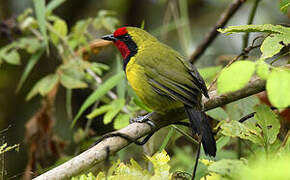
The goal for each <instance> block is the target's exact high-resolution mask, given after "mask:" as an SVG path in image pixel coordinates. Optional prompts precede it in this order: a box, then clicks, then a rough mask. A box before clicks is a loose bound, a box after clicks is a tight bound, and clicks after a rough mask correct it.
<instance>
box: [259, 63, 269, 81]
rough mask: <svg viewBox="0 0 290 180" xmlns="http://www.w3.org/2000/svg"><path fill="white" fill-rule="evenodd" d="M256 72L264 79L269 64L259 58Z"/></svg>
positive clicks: (267, 73) (266, 75) (267, 72)
mask: <svg viewBox="0 0 290 180" xmlns="http://www.w3.org/2000/svg"><path fill="white" fill-rule="evenodd" d="M256 72H257V75H258V76H259V77H260V78H261V79H263V80H266V79H267V78H268V76H269V74H270V70H269V65H268V64H267V63H265V62H264V61H263V60H259V61H258V63H257V70H256Z"/></svg>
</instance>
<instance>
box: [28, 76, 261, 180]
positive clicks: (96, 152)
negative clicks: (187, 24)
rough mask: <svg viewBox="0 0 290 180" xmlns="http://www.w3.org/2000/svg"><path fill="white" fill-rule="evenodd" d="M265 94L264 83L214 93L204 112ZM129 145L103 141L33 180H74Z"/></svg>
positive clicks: (162, 118) (136, 126)
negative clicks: (109, 155)
mask: <svg viewBox="0 0 290 180" xmlns="http://www.w3.org/2000/svg"><path fill="white" fill-rule="evenodd" d="M264 90H265V81H263V80H260V79H256V80H253V81H252V82H250V83H249V84H248V85H247V86H246V87H245V88H243V89H241V90H238V91H236V92H233V93H228V94H224V95H218V94H217V93H216V91H212V92H210V97H211V98H210V99H204V100H203V102H204V107H205V110H206V111H207V110H210V109H213V108H216V107H219V106H223V105H225V104H228V103H230V102H233V101H236V100H238V99H242V98H244V97H247V96H250V95H253V94H256V93H258V92H261V91H264ZM185 118H186V115H185V112H184V109H183V108H180V109H177V110H175V111H174V112H170V113H167V114H164V115H160V114H157V113H154V114H153V116H152V118H151V119H152V120H153V121H154V122H155V124H156V129H152V128H151V127H150V126H149V125H147V124H146V123H133V124H130V125H128V126H127V127H125V128H123V129H120V130H118V131H116V132H120V133H123V134H127V135H129V136H130V137H132V138H134V139H138V138H140V137H143V136H145V135H146V134H148V133H150V132H152V131H155V130H158V129H160V128H162V127H165V126H168V125H170V124H172V123H174V122H177V121H180V120H183V119H185ZM128 144H129V142H128V141H126V140H125V139H123V138H120V137H110V138H107V139H104V140H103V141H101V142H100V143H99V144H97V145H95V146H93V147H92V148H90V149H88V150H87V151H85V152H83V153H81V154H79V155H78V156H76V157H74V158H72V159H71V160H69V161H67V162H65V163H63V164H62V165H60V166H58V167H56V168H54V169H52V170H50V171H48V172H46V173H44V174H42V175H40V176H38V177H36V178H34V179H35V180H46V179H49V180H54V179H68V178H70V177H72V176H76V175H78V174H80V173H82V172H84V171H87V170H89V169H90V168H92V167H93V166H95V165H96V164H98V163H100V162H102V161H104V160H105V158H106V156H107V151H106V148H107V147H109V149H110V153H111V154H114V153H116V152H118V151H119V150H121V149H122V148H124V147H125V146H127V145H128Z"/></svg>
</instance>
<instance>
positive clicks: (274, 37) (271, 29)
mask: <svg viewBox="0 0 290 180" xmlns="http://www.w3.org/2000/svg"><path fill="white" fill-rule="evenodd" d="M219 31H220V32H222V33H227V32H231V33H233V32H263V33H270V36H268V37H266V38H265V40H264V41H263V43H262V45H261V51H262V58H263V59H265V58H269V57H272V56H274V55H275V54H277V53H279V52H280V50H281V49H282V48H283V46H287V45H288V44H289V43H290V38H289V37H290V28H289V27H284V26H281V25H272V24H263V25H243V26H230V27H228V28H225V29H223V30H222V29H219Z"/></svg>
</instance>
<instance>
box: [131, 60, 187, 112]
mask: <svg viewBox="0 0 290 180" xmlns="http://www.w3.org/2000/svg"><path fill="white" fill-rule="evenodd" d="M135 60H136V58H135V57H132V58H131V59H130V61H129V63H128V64H127V66H126V76H127V79H128V81H129V83H130V85H131V87H132V88H133V90H134V91H135V93H136V95H137V96H138V97H139V98H140V99H141V101H142V102H143V103H144V104H145V105H146V106H147V107H149V108H150V109H152V110H154V111H158V112H166V111H168V110H170V109H173V108H176V107H180V106H182V103H180V102H178V101H175V100H173V99H172V98H169V96H165V95H160V94H159V93H157V92H156V91H155V90H154V89H153V87H152V86H151V85H150V84H149V82H148V78H147V76H146V74H145V73H146V70H145V69H144V67H142V66H141V65H139V64H138V63H136V61H135Z"/></svg>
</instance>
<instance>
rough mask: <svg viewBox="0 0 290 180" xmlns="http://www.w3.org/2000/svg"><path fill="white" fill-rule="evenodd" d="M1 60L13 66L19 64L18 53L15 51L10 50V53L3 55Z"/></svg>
mask: <svg viewBox="0 0 290 180" xmlns="http://www.w3.org/2000/svg"><path fill="white" fill-rule="evenodd" d="M2 58H3V59H4V60H5V61H6V62H7V63H9V64H13V65H19V64H21V62H20V56H19V53H18V52H17V51H16V50H12V51H11V52H9V53H7V54H4V55H3V56H2Z"/></svg>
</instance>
